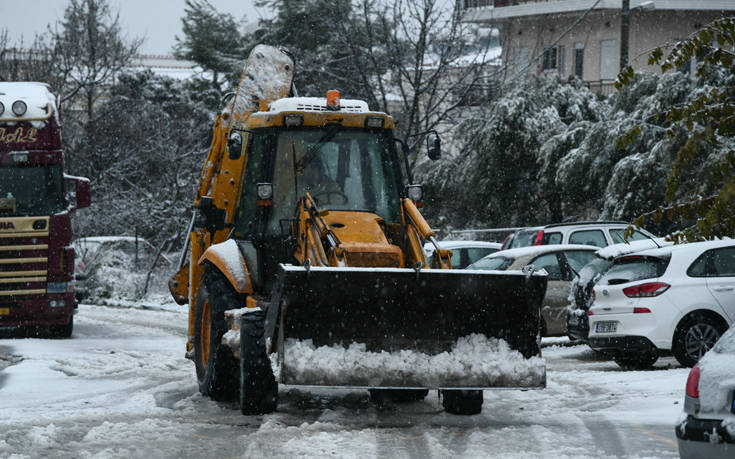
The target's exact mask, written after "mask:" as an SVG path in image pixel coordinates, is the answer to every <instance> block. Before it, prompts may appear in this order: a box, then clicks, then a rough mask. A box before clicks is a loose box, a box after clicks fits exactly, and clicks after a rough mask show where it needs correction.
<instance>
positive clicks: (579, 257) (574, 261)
mask: <svg viewBox="0 0 735 459" xmlns="http://www.w3.org/2000/svg"><path fill="white" fill-rule="evenodd" d="M564 255H565V256H566V257H567V263H569V267H570V268H572V269H573V270H574V272H575V273H578V272H579V271H581V270H582V268H583V267H584V266H585V265H587V263H589V262H590V261H592V260H595V259H597V256H596V255H595V252H593V251H592V250H565V251H564Z"/></svg>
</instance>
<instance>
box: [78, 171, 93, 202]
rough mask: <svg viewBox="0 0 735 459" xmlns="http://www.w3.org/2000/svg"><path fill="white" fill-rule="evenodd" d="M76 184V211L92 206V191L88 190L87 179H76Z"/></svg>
mask: <svg viewBox="0 0 735 459" xmlns="http://www.w3.org/2000/svg"><path fill="white" fill-rule="evenodd" d="M75 181H76V184H77V209H84V208H85V207H89V206H90V205H92V191H91V190H90V188H89V179H88V178H78V179H76V180H75Z"/></svg>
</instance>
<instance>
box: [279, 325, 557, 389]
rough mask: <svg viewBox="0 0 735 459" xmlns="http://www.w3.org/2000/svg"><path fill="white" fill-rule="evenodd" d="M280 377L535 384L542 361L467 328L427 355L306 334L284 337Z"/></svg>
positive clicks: (318, 381)
mask: <svg viewBox="0 0 735 459" xmlns="http://www.w3.org/2000/svg"><path fill="white" fill-rule="evenodd" d="M284 354H285V357H284V359H283V368H282V372H281V375H282V378H281V380H282V382H284V383H286V384H305V385H335V386H366V387H386V386H395V387H429V388H439V387H539V386H543V385H544V384H545V381H546V363H545V361H544V360H543V359H541V358H540V357H532V358H530V359H525V358H524V357H523V355H521V353H520V352H518V351H515V350H513V349H511V348H510V347H509V346H508V343H506V342H505V341H504V340H501V339H496V338H487V337H485V336H484V335H479V334H472V335H469V336H466V337H463V338H460V339H459V340H458V341H457V343H456V344H455V345H454V346H453V348H452V350H451V351H449V352H442V353H440V354H437V355H428V354H424V353H421V352H416V351H412V350H401V351H397V352H386V351H381V352H368V351H367V350H366V345H365V344H362V343H352V344H351V345H350V346H349V347H348V348H344V347H342V346H339V345H332V346H320V347H316V346H314V344H313V343H312V341H311V340H304V341H300V340H293V339H289V340H287V341H286V343H285V351H284Z"/></svg>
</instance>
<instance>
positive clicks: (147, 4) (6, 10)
mask: <svg viewBox="0 0 735 459" xmlns="http://www.w3.org/2000/svg"><path fill="white" fill-rule="evenodd" d="M109 2H110V6H111V7H112V9H113V11H119V12H120V25H121V26H122V29H123V33H124V34H125V35H126V36H127V37H130V38H132V37H144V38H145V43H143V46H142V48H141V52H142V53H145V54H170V53H171V47H172V46H173V45H174V44H175V43H176V40H175V38H174V37H175V36H176V35H179V36H181V17H182V16H183V15H184V7H185V1H184V0H109ZM67 3H68V2H67V1H66V0H0V29H6V30H7V31H8V34H9V36H10V40H11V43H13V42H16V43H17V42H18V41H20V39H21V38H22V39H23V40H24V42H25V43H30V42H32V41H33V37H34V36H35V34H36V33H42V32H44V31H45V30H46V25H47V24H52V23H55V22H56V21H57V20H59V19H61V18H63V16H64V9H65V8H66V5H67ZM210 3H211V4H212V5H214V7H215V8H216V9H217V10H218V11H220V12H223V13H230V14H232V15H233V16H234V17H235V19H236V20H242V21H244V23H251V22H255V21H257V20H258V19H260V18H261V17H263V16H270V14H269V11H268V10H263V9H259V8H255V6H253V0H210Z"/></svg>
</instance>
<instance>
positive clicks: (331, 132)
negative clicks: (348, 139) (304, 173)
mask: <svg viewBox="0 0 735 459" xmlns="http://www.w3.org/2000/svg"><path fill="white" fill-rule="evenodd" d="M342 129H344V128H343V127H342V125H341V124H330V125H329V126H328V127H327V129H326V131H325V132H324V134H322V136H321V137H320V138H319V140H317V141H316V143H313V144H311V145H309V147H308V148H307V150H306V154H305V155H304V157H303V158H301V161H299V162H298V163H297V164H296V166H297V167H298V170H302V169H303V168H304V167H305V166H306V165H307V164H309V163H310V162H311V161H312V159H314V157H315V156H316V153H317V152H318V151H319V150H320V149H321V148H322V146H323V145H324V144H325V143H327V142H329V141H330V140H332V139H333V138H334V136H335V135H337V132H339V131H341V130H342Z"/></svg>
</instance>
